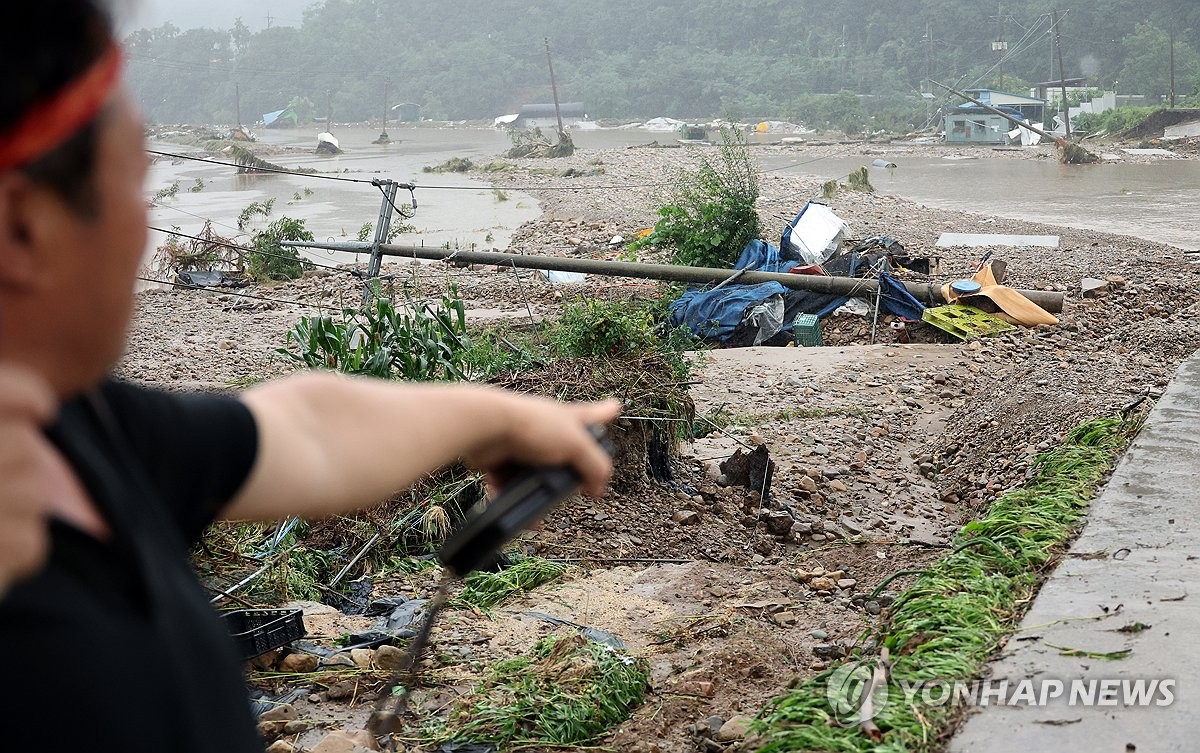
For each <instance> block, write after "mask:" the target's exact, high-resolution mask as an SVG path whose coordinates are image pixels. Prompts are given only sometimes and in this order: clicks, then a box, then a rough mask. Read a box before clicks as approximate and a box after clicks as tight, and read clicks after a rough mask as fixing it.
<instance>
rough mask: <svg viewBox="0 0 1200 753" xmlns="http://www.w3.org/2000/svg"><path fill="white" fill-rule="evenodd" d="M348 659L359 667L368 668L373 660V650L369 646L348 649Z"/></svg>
mask: <svg viewBox="0 0 1200 753" xmlns="http://www.w3.org/2000/svg"><path fill="white" fill-rule="evenodd" d="M350 660H351V661H353V662H354V666H356V667H358V668H359V669H370V668H371V663H372V662H373V661H374V660H375V651H374V650H373V649H369V648H356V649H352V650H351V651H350Z"/></svg>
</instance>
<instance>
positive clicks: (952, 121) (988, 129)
mask: <svg viewBox="0 0 1200 753" xmlns="http://www.w3.org/2000/svg"><path fill="white" fill-rule="evenodd" d="M996 109H998V110H1001V111H1003V112H1005V113H1007V114H1008V115H1011V116H1012V117H1014V118H1017V119H1018V120H1021V119H1022V118H1023V117H1024V116H1023V115H1022V114H1021V113H1020V112H1019V111H1018V110H1015V109H1013V108H1011V107H997V108H996ZM1038 122H1039V123H1040V122H1041V121H1038ZM943 123H944V124H945V134H946V143H947V144H1006V143H1008V132H1009V131H1010V130H1012V128H1013V124H1012V123H1010V122H1009V121H1008V120H1005V119H1004V118H1002V117H1000V116H999V115H997V114H996V113H994V112H990V111H988V110H985V109H983V108H982V107H980V106H978V105H973V104H971V105H963V106H961V107H956V108H955V109H954V110H953V111H951V112H949V113H947V114H946V116H945V117H944V118H943Z"/></svg>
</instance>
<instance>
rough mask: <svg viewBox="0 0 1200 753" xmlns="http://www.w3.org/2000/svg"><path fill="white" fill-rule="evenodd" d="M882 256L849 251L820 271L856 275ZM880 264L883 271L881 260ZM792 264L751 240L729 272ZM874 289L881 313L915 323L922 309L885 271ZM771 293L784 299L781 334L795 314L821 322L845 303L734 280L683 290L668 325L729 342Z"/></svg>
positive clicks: (786, 267) (822, 295)
mask: <svg viewBox="0 0 1200 753" xmlns="http://www.w3.org/2000/svg"><path fill="white" fill-rule="evenodd" d="M882 258H883V255H882V254H876V255H872V256H866V255H863V256H860V255H859V254H857V253H854V252H851V253H847V254H842V255H841V256H838V257H835V258H833V259H830V260H829V262H828V263H827V264H826V265H825V267H826V271H827V272H828V273H829V274H832V275H836V276H844V277H857V276H859V270H860V269H867V268H869V265H872V264H878V263H880V262H879V260H881V259H882ZM883 264H884V267H885V268H886V266H887V265H886V262H884V263H883ZM796 265H797V263H796V262H794V261H784V260H783V259H782V258H781V256H780V254H779V249H778V248H776V247H775V246H772V245H771V244H769V243H765V242H763V241H760V240H755V241H751V242H750V243H748V244H746V247H745V248H744V249H742V255H741V256H739V257H738V260H737V264H735V265H734V269H735V270H737V269H748V270H754V271H759V272H787V271H788V270H790V269H792V268H793V267H795V266H796ZM879 285H880V290H881V292H882V297H881V299H880V308H881V309H882V310H884V311H887V312H888V313H891V314H895V315H896V316H900V317H903V318H905V319H908V320H910V321H911V320H915V321H920V319H921V314H922V312H924V311H925V307H924V306H922V305H921V303H920V302H919V301H917V299H916V298H913V297H912V296H911V295H910V294H909V292H908V291H907V290H905V288H904V285H902V284H901V283H900V282H898V281H897V280H896V279H895V278H893V277H892V276H891V275H889V274H888V273H887V272H880V273H879ZM774 295H778V296H782V298H783V301H784V306H785V316H784V320H783V329H782V330H781V331H783V332H790V331H791V329H792V320H793V319H795V317H796V315H797V314H816V315H817V316H818V317H820V318H822V319H823V318H825V317H826V316H829V315H830V314H832V313H833V312H834V311H837V310H838V309H839V308H841V307H842V305H843V304H845V303H846V301H847V300H848V299H847V298H846V297H845V296H838V295H833V294H829V293H816V292H813V291H808V290H792V289H790V288H786V287H784V286H783V285H780V284H779V283H777V282H764V283H761V284H759V285H738V284H737V283H736V282H734V283H731V284H729V285H726V286H725V287H723V288H721V289H719V290H712V289H701V288H688V290H687V291H686V292H684V294H683V295H681V296H680V297H679V298H678V299H677V300H676V301H675V302H673V303H672V304H671V306H670V312H671V322H672V323H673V324H675V325H676V326H679V327H687V328H688V329H689V330H690V331H691V332H692V334H694V335H696V336H698V337H704V338H708V339H712V340H717V341H718V342H728V341H729V340H730V338H731V337H732V336H733V335H734V334H735V333H736V332H737V331H738V325H739V324H741V322H742V317H743V316H744V314H745V312H746V310H747V309H749V308H751V307H753V306H756V305H757V304H759V303H762V302H763V301H765V300H767V299H768V298H770V297H771V296H774ZM864 297H869V296H864ZM743 329H744V328H743ZM741 334H745V333H741ZM740 339H741V337H740V335H739V338H738V342H735V343H734V344H739V343H740Z"/></svg>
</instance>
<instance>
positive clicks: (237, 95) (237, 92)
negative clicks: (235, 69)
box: [233, 81, 242, 128]
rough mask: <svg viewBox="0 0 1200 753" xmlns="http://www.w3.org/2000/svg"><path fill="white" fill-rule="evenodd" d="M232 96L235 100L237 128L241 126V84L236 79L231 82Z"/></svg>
mask: <svg viewBox="0 0 1200 753" xmlns="http://www.w3.org/2000/svg"><path fill="white" fill-rule="evenodd" d="M233 96H234V99H235V100H236V101H237V121H238V122H237V124H238V128H241V127H242V85H241V84H240V83H238V82H237V81H235V82H233Z"/></svg>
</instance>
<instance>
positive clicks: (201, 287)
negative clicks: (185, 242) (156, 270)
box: [134, 275, 329, 309]
mask: <svg viewBox="0 0 1200 753" xmlns="http://www.w3.org/2000/svg"><path fill="white" fill-rule="evenodd" d="M134 279H136V280H141V281H142V282H149V283H154V284H156V285H170V286H171V287H176V288H183V289H185V290H203V291H206V292H209V293H219V294H220V295H230V296H235V297H237V298H249V299H251V300H255V301H266V302H268V303H279V304H283V305H285V306H301V307H304V308H312V309H325V308H329V307H328V306H324V305H322V304H319V303H304V302H302V301H290V300H285V299H283V298H268V297H267V296H264V295H254V294H252V293H235V292H233V291H232V290H229V289H228V288H214V287H211V286H208V285H193V284H191V283H186V282H172V281H170V280H157V279H154V278H152V277H142V276H141V275H138V276H137V277H135V278H134Z"/></svg>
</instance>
